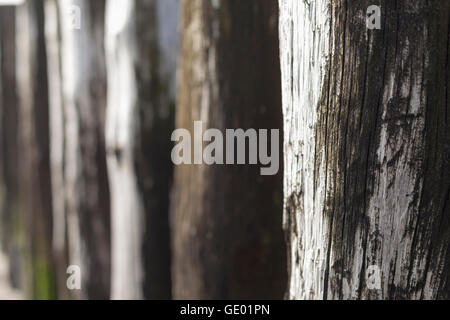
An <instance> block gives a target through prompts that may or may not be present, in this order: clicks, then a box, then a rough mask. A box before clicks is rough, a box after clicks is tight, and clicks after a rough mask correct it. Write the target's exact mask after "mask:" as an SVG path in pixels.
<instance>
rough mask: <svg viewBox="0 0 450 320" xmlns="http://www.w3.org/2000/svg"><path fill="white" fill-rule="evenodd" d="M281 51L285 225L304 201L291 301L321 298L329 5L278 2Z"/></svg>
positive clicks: (295, 245) (295, 237)
mask: <svg viewBox="0 0 450 320" xmlns="http://www.w3.org/2000/svg"><path fill="white" fill-rule="evenodd" d="M279 5H280V48H281V69H282V91H283V114H284V121H285V122H284V138H285V142H284V143H285V147H284V151H285V152H284V154H285V159H284V161H285V167H284V170H285V173H284V176H285V179H284V194H285V204H284V205H285V213H284V214H285V217H284V218H285V222H286V219H287V216H286V215H287V200H288V199H289V198H290V197H291V196H292V195H299V196H300V197H299V199H304V200H303V204H300V205H302V206H303V210H302V212H298V213H297V223H296V225H297V232H296V235H295V234H294V233H292V234H291V241H292V250H291V252H290V254H291V261H292V262H291V266H290V267H291V270H290V277H291V279H290V288H289V298H291V299H304V298H321V297H322V296H323V290H324V288H323V287H324V277H323V275H324V273H325V272H324V269H325V267H326V251H327V241H328V235H327V231H328V229H329V227H328V223H329V222H328V221H327V220H326V219H325V218H324V216H323V202H324V191H325V174H326V173H325V168H324V156H325V155H324V154H323V156H322V159H323V160H322V164H321V166H320V169H319V178H318V181H319V183H318V185H317V187H315V186H314V176H313V175H314V156H315V132H314V126H315V124H316V121H317V106H318V103H319V99H320V96H321V93H322V92H321V89H322V87H323V81H324V77H325V73H326V70H325V68H326V66H327V59H328V55H329V50H330V48H329V42H330V41H329V29H330V10H329V8H328V1H292V0H279Z"/></svg>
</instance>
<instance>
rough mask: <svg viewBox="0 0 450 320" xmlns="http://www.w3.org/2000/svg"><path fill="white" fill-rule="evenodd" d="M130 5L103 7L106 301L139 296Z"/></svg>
mask: <svg viewBox="0 0 450 320" xmlns="http://www.w3.org/2000/svg"><path fill="white" fill-rule="evenodd" d="M134 10H135V2H134V1H123V0H108V1H107V7H106V30H105V46H106V48H105V49H106V63H107V68H108V96H107V109H106V129H105V130H106V147H107V150H108V157H107V165H108V174H109V179H110V191H111V225H112V239H111V241H112V242H111V248H112V250H111V253H112V269H111V298H112V299H141V298H142V297H143V296H142V282H143V271H142V257H141V249H142V248H141V246H142V236H143V235H142V233H143V230H142V228H141V226H142V218H143V217H142V215H143V208H142V199H141V198H140V196H139V193H138V187H137V180H136V175H135V170H134V159H133V146H134V141H135V139H134V136H133V132H134V129H135V125H136V123H135V122H136V116H137V114H136V111H137V106H136V103H137V92H136V88H137V83H136V78H135V74H134V68H135V65H136V62H137V61H136V43H135V41H136V39H135V37H136V35H135V30H134V28H135V26H134V23H133V22H134V18H135V17H134Z"/></svg>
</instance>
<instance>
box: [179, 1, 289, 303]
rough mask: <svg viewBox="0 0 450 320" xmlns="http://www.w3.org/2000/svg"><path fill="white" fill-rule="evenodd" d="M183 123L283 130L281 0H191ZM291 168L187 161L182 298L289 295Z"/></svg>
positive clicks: (183, 64) (182, 77)
mask: <svg viewBox="0 0 450 320" xmlns="http://www.w3.org/2000/svg"><path fill="white" fill-rule="evenodd" d="M181 8H182V9H181V27H180V30H181V46H180V58H179V59H180V60H179V63H180V65H179V75H178V76H179V88H178V96H177V101H178V105H177V116H176V117H177V118H176V127H177V128H185V129H188V130H191V132H193V125H194V121H203V123H204V125H205V128H218V129H220V130H222V131H223V132H224V130H225V128H230V129H237V128H243V129H245V130H246V129H249V128H258V129H260V128H266V129H279V128H281V125H282V123H281V122H282V119H281V117H282V115H281V89H280V71H279V67H280V66H279V50H278V45H279V43H278V32H277V27H278V19H277V17H278V11H277V7H276V3H275V2H272V1H240V0H239V1H238V0H222V1H207V0H184V1H182V2H181ZM281 171H282V170H280V173H279V175H276V176H264V177H262V176H260V175H259V173H260V171H259V167H257V166H250V165H239V166H209V167H208V166H206V165H181V166H178V167H177V168H176V169H175V181H174V190H173V195H172V208H171V219H172V230H173V232H172V235H173V238H172V239H173V244H172V248H173V260H174V261H173V271H172V275H173V281H174V288H173V293H174V297H175V298H177V299H240V298H274V299H275V298H281V297H282V296H283V292H284V289H285V269H284V268H285V251H284V250H285V249H284V246H283V237H282V230H281V197H280V196H279V195H281Z"/></svg>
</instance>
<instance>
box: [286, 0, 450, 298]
mask: <svg viewBox="0 0 450 320" xmlns="http://www.w3.org/2000/svg"><path fill="white" fill-rule="evenodd" d="M279 4H280V11H281V12H280V17H281V18H280V39H281V66H282V78H283V112H284V124H285V148H284V151H285V179H284V192H285V201H284V221H285V228H286V232H287V234H288V238H289V239H288V242H289V247H290V250H289V255H290V262H289V266H290V285H289V294H288V296H289V298H293V299H304V298H310V299H349V298H351V299H358V298H360V299H436V298H440V299H443V298H444V299H445V298H449V297H450V288H449V283H450V282H449V275H450V270H449V268H450V259H449V257H450V250H449V244H450V207H449V201H450V198H449V197H450V193H449V190H450V165H449V163H450V162H449V155H450V135H449V132H450V130H449V129H450V127H449V123H450V122H449V120H450V118H449V112H448V111H449V101H448V93H449V88H448V77H449V72H448V70H449V69H448V61H449V60H448V59H449V21H450V18H449V13H450V4H449V3H447V2H427V1H414V2H411V1H401V0H399V1H375V3H373V1H359V2H358V3H354V2H351V1H346V0H341V1H326V0H322V1H313V2H306V1H298V2H297V1H289V0H280V1H279ZM373 4H377V5H380V6H381V9H382V29H381V30H368V29H367V28H366V17H365V13H366V9H367V8H368V6H369V5H373ZM371 266H376V267H377V268H379V269H380V272H381V279H380V280H381V287H380V288H379V289H377V288H373V287H371V286H369V285H368V281H367V277H366V271H367V270H368V268H369V267H371Z"/></svg>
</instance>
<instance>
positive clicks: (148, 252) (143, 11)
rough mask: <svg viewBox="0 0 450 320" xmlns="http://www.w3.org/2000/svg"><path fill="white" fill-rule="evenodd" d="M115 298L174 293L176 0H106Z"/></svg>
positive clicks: (158, 297)
mask: <svg viewBox="0 0 450 320" xmlns="http://www.w3.org/2000/svg"><path fill="white" fill-rule="evenodd" d="M106 25H107V35H106V43H107V60H108V88H109V91H108V107H107V122H106V139H107V147H108V170H109V178H110V184H111V212H112V256H113V260H112V293H111V297H112V298H113V299H140V298H146V299H168V298H170V297H171V291H170V288H171V285H170V245H169V243H170V239H169V226H168V224H169V222H168V220H169V218H168V211H169V210H168V208H169V186H170V181H171V176H172V164H171V162H170V148H171V141H170V134H171V130H172V128H173V113H174V99H175V98H174V87H175V85H174V81H175V58H174V57H175V56H176V49H177V48H176V45H177V1H173V0H170V1H168V0H137V1H134V0H133V1H123V0H109V1H108V2H107V23H106Z"/></svg>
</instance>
